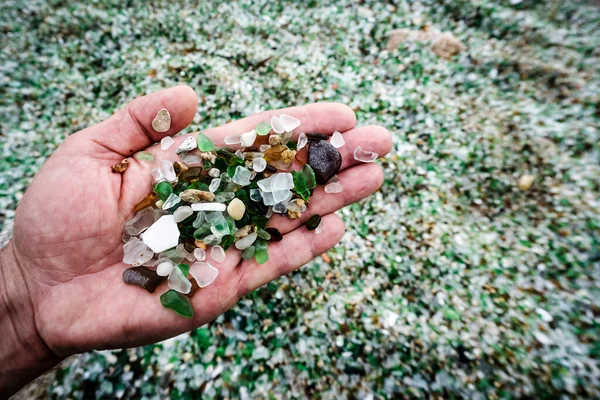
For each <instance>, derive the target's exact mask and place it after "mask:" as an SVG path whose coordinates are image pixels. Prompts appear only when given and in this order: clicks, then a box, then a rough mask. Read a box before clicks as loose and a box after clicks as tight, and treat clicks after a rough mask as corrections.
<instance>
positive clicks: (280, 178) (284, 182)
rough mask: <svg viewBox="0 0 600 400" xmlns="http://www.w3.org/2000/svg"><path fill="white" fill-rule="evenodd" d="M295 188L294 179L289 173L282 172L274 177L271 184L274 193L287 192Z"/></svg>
mask: <svg viewBox="0 0 600 400" xmlns="http://www.w3.org/2000/svg"><path fill="white" fill-rule="evenodd" d="M293 188H294V177H293V176H292V174H290V173H288V172H282V173H279V174H275V175H273V181H272V183H271V189H272V191H276V190H285V189H288V190H289V189H293Z"/></svg>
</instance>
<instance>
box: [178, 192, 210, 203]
mask: <svg viewBox="0 0 600 400" xmlns="http://www.w3.org/2000/svg"><path fill="white" fill-rule="evenodd" d="M179 198H180V199H181V200H182V201H185V202H186V203H200V202H201V201H213V200H214V199H215V194H214V193H211V192H205V191H204V190H198V189H187V190H184V191H183V192H181V193H180V194H179Z"/></svg>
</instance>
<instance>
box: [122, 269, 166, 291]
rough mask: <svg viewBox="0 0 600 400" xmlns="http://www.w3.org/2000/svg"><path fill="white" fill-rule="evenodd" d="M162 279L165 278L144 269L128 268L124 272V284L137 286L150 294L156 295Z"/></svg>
mask: <svg viewBox="0 0 600 400" xmlns="http://www.w3.org/2000/svg"><path fill="white" fill-rule="evenodd" d="M162 279H163V277H162V276H159V275H158V274H157V273H156V272H155V271H152V270H150V269H148V268H144V267H134V268H127V269H126V270H125V271H123V282H125V283H127V284H129V285H137V286H139V287H141V288H142V289H145V290H147V291H148V292H150V293H154V291H155V290H156V286H158V284H159V283H160V281H162Z"/></svg>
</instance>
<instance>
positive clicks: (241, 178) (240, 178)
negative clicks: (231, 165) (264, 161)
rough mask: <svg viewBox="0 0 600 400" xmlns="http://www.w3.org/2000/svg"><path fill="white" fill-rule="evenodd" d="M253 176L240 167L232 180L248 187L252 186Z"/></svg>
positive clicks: (247, 170)
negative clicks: (251, 177) (251, 178)
mask: <svg viewBox="0 0 600 400" xmlns="http://www.w3.org/2000/svg"><path fill="white" fill-rule="evenodd" d="M251 174H252V173H251V172H250V170H249V169H247V168H244V167H242V166H239V165H238V166H237V168H236V169H235V174H234V175H233V177H232V178H231V181H232V182H234V183H236V184H238V185H240V186H247V185H249V184H250V175H251Z"/></svg>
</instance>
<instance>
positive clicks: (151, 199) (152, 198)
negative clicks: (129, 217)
mask: <svg viewBox="0 0 600 400" xmlns="http://www.w3.org/2000/svg"><path fill="white" fill-rule="evenodd" d="M157 199H158V197H157V195H156V193H154V192H151V193H150V194H148V195H147V196H146V197H144V199H143V200H142V201H140V202H139V203H137V204H136V206H135V208H134V209H133V211H134V212H138V211H140V210H143V209H144V208H146V207H150V206H153V205H154V203H156V200H157Z"/></svg>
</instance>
